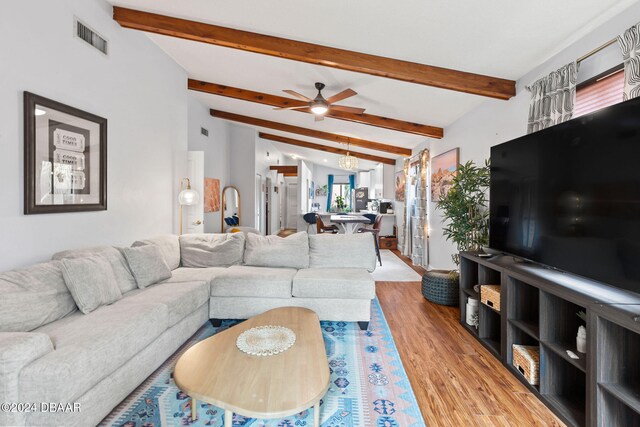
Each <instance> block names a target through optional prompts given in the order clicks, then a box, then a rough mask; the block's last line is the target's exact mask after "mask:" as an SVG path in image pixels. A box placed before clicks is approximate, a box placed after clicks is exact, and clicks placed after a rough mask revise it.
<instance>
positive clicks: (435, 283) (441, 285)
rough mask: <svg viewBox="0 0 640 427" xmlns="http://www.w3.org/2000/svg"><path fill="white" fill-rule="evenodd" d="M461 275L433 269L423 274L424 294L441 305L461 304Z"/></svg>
mask: <svg viewBox="0 0 640 427" xmlns="http://www.w3.org/2000/svg"><path fill="white" fill-rule="evenodd" d="M459 278H460V276H459V275H458V273H455V272H451V271H445V270H431V271H427V272H426V273H424V276H422V295H423V296H424V297H425V298H426V299H428V300H429V301H432V302H435V303H436V304H440V305H452V306H458V305H459V304H460V291H459V289H460V280H459Z"/></svg>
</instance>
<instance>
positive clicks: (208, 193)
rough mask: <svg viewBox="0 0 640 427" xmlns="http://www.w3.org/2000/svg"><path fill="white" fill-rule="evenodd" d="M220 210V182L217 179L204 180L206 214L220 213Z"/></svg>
mask: <svg viewBox="0 0 640 427" xmlns="http://www.w3.org/2000/svg"><path fill="white" fill-rule="evenodd" d="M219 210H220V180H219V179H215V178H205V179H204V213H209V212H218V211H219Z"/></svg>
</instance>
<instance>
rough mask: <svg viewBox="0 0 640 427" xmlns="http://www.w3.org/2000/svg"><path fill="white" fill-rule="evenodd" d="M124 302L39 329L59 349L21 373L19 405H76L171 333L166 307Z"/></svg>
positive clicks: (67, 318)
mask: <svg viewBox="0 0 640 427" xmlns="http://www.w3.org/2000/svg"><path fill="white" fill-rule="evenodd" d="M123 302H124V301H123V300H120V301H118V302H117V303H115V304H113V305H109V306H103V307H100V308H98V309H97V310H95V311H93V312H92V313H90V314H88V315H82V314H79V313H78V314H74V315H71V316H68V317H66V318H64V319H61V320H58V321H57V322H54V323H51V324H49V325H46V326H44V327H42V328H39V329H38V330H37V332H43V333H45V334H47V335H49V337H50V338H51V341H52V342H53V346H54V348H55V350H54V351H53V352H51V353H48V354H47V355H45V356H44V357H41V358H40V359H38V360H36V361H35V362H33V363H31V364H30V365H28V366H27V367H25V368H24V369H23V370H22V372H21V373H20V398H21V401H23V402H39V401H43V402H75V401H77V399H78V398H79V397H80V396H81V395H83V394H84V393H85V392H86V391H87V390H89V389H91V388H92V387H93V386H95V385H96V384H98V382H100V381H101V380H103V379H104V378H106V377H107V376H109V375H110V374H111V373H113V372H114V371H116V370H117V369H118V368H119V367H121V366H122V365H123V364H124V363H125V362H127V361H128V360H129V359H131V358H132V357H133V356H135V355H136V354H138V352H140V351H141V350H143V349H144V348H146V347H147V346H148V345H149V344H151V343H152V342H153V341H154V340H155V339H156V338H157V337H158V336H160V334H162V333H163V332H164V331H165V330H166V329H167V327H168V318H169V316H168V310H167V307H166V306H165V305H163V304H153V303H140V304H129V303H123Z"/></svg>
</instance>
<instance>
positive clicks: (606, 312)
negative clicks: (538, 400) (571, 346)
mask: <svg viewBox="0 0 640 427" xmlns="http://www.w3.org/2000/svg"><path fill="white" fill-rule="evenodd" d="M589 314H590V315H589V319H588V321H589V326H590V328H593V329H595V330H596V337H595V340H593V341H592V342H591V343H590V347H589V349H590V350H592V349H593V350H592V351H596V352H598V353H600V352H602V353H605V354H609V355H610V357H609V358H608V359H606V360H600V359H597V360H596V363H595V368H594V375H595V378H594V381H595V383H596V384H597V387H596V390H595V398H594V400H595V408H593V409H592V416H594V417H596V420H597V423H596V425H597V426H605V425H620V426H640V306H638V305H611V306H606V305H602V304H598V305H596V306H595V307H594V308H593V309H592V310H591V311H590V313H589ZM612 420H613V424H612Z"/></svg>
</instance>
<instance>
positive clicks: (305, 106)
mask: <svg viewBox="0 0 640 427" xmlns="http://www.w3.org/2000/svg"><path fill="white" fill-rule="evenodd" d="M305 108H309V106H308V105H300V106H298V107H276V108H274V110H304V109H305Z"/></svg>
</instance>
